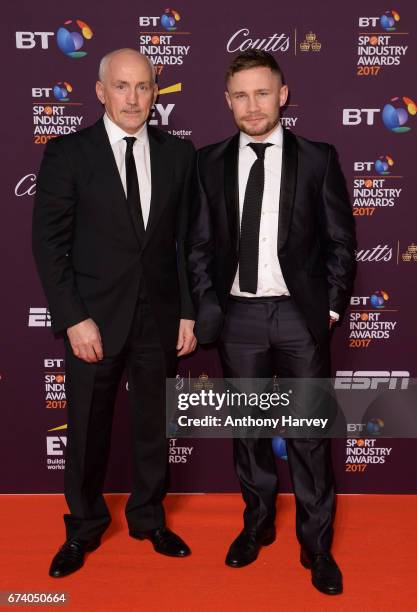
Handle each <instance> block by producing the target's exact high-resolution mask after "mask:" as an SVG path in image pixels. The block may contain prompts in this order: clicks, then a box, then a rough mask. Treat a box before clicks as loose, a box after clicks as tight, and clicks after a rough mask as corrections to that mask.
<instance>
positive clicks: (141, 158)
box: [103, 113, 152, 228]
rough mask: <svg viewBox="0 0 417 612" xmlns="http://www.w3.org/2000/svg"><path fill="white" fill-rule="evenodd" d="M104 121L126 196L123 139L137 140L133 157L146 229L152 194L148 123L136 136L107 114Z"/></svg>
mask: <svg viewBox="0 0 417 612" xmlns="http://www.w3.org/2000/svg"><path fill="white" fill-rule="evenodd" d="M103 121H104V127H105V128H106V132H107V135H108V137H109V141H110V145H111V148H112V151H113V155H114V159H115V160H116V165H117V168H118V170H119V174H120V179H121V181H122V185H123V189H124V191H125V194H126V196H127V191H126V165H125V155H126V147H127V142H126V141H125V140H123V139H124V138H125V137H126V136H128V137H132V136H134V137H135V138H136V142H135V143H134V145H133V157H134V158H135V164H136V172H137V175H138V183H139V193H140V203H141V207H142V216H143V223H144V225H145V228H146V225H147V223H148V219H149V210H150V207H151V192H152V183H151V155H150V150H149V138H148V130H147V126H146V123H145V124H144V125H142V127H141V128H140V129H139V130H138V131H137V132H136V134H127V133H126V132H124V131H123V130H122V128H120V127H119V126H118V125H116V124H115V123H114V122H113V121H112V120H111V119H110V117H109V116H108V115H107V113H105V114H104V117H103Z"/></svg>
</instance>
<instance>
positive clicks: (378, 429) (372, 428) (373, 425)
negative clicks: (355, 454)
mask: <svg viewBox="0 0 417 612" xmlns="http://www.w3.org/2000/svg"><path fill="white" fill-rule="evenodd" d="M384 425H385V423H384V421H383V420H382V419H378V418H374V419H371V420H370V421H368V422H367V424H366V433H368V434H369V435H370V436H379V434H380V433H382V430H383V429H384Z"/></svg>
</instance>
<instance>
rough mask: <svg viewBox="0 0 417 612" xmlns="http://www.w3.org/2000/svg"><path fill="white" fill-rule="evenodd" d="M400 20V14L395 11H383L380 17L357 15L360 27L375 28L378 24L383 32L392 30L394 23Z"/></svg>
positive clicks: (394, 28) (393, 29)
mask: <svg viewBox="0 0 417 612" xmlns="http://www.w3.org/2000/svg"><path fill="white" fill-rule="evenodd" d="M399 21H400V15H399V14H398V13H397V11H385V13H384V14H383V15H381V16H380V17H359V27H360V28H376V27H377V26H378V25H379V26H380V27H381V28H382V29H383V30H385V32H394V31H395V30H396V27H395V24H398V22H399Z"/></svg>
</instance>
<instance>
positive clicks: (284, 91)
mask: <svg viewBox="0 0 417 612" xmlns="http://www.w3.org/2000/svg"><path fill="white" fill-rule="evenodd" d="M287 100H288V85H282V86H281V89H280V90H279V105H280V106H284V104H285V103H286V102H287Z"/></svg>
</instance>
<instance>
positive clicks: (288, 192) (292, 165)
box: [278, 129, 298, 251]
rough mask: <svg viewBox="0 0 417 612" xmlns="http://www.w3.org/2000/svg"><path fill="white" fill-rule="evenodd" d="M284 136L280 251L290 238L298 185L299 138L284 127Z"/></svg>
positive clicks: (279, 234) (279, 227) (279, 231)
mask: <svg viewBox="0 0 417 612" xmlns="http://www.w3.org/2000/svg"><path fill="white" fill-rule="evenodd" d="M283 136H284V138H283V151H282V172H281V190H280V196H279V219H278V251H280V250H281V249H282V248H283V246H284V244H285V242H286V240H287V238H288V231H289V228H290V223H291V214H292V208H293V204H294V198H295V190H296V186H297V167H298V146H297V140H296V138H295V136H294V134H292V133H291V132H289V131H288V130H286V129H284V135H283Z"/></svg>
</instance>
